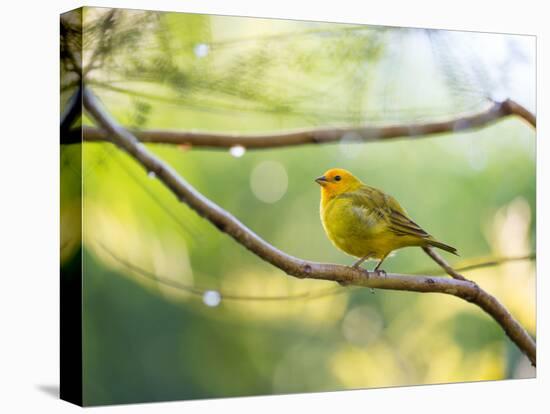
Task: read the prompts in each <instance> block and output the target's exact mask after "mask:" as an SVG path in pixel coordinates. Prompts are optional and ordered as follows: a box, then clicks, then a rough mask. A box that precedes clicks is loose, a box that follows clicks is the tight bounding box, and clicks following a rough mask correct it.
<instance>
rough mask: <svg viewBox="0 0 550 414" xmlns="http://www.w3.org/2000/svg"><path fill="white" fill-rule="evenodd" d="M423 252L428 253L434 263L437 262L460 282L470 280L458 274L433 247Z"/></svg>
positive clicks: (425, 248) (426, 248)
mask: <svg viewBox="0 0 550 414" xmlns="http://www.w3.org/2000/svg"><path fill="white" fill-rule="evenodd" d="M422 250H424V251H425V252H426V254H427V255H428V256H430V257H431V258H432V259H433V260H434V262H436V263H437V264H438V265H439V266H441V267H442V269H443V270H445V272H446V273H447V274H448V275H449V276H451V277H454V278H455V279H458V280H468V279H466V278H465V277H464V276H462V275H461V274H460V273H458V272H457V271H456V270H454V269H453V268H452V266H451V265H450V264H449V263H448V262H447V261H446V260H445V259H444V258H443V256H441V255H440V254H439V253H437V252H436V251H435V250H434V249H433V248H432V247H430V246H426V247H422Z"/></svg>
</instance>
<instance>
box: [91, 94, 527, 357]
mask: <svg viewBox="0 0 550 414" xmlns="http://www.w3.org/2000/svg"><path fill="white" fill-rule="evenodd" d="M83 103H84V107H85V108H86V110H87V111H88V113H89V114H90V115H91V117H92V118H93V119H94V120H95V122H96V123H97V124H98V125H99V126H100V127H101V128H103V129H104V130H105V131H106V132H107V133H108V134H109V136H111V137H112V140H113V142H114V143H115V144H117V145H118V146H119V147H121V148H122V149H124V150H125V151H126V152H128V154H130V156H132V157H133V158H134V159H135V160H136V161H137V162H138V163H140V164H141V165H142V166H143V167H144V168H145V169H146V170H147V171H149V172H154V173H155V175H156V177H157V178H158V179H159V180H160V181H161V182H162V183H163V184H164V185H166V187H168V188H169V189H170V190H171V191H172V192H173V193H174V195H175V196H176V197H177V198H178V199H179V200H181V201H182V202H185V203H187V204H188V205H189V206H190V207H191V208H192V209H194V210H195V211H196V212H197V213H198V214H199V215H200V216H202V217H204V218H206V219H207V220H209V221H210V222H211V223H212V224H214V225H215V226H216V227H217V228H218V229H219V230H220V231H222V232H225V233H227V234H228V235H229V236H231V237H232V238H233V239H235V240H236V241H237V242H238V243H240V244H241V245H243V246H244V247H246V248H247V249H248V250H250V251H251V252H252V253H253V254H255V255H256V256H258V257H260V258H261V259H263V260H265V261H266V262H268V263H270V264H272V265H273V266H275V267H278V268H279V269H281V270H283V271H284V272H285V273H287V274H288V275H290V276H294V277H297V278H310V279H320V280H328V281H335V282H339V283H343V284H346V285H356V286H364V287H369V288H376V289H389V290H404V291H412V292H438V293H445V294H448V295H453V296H456V297H459V298H461V299H464V300H467V301H469V302H472V303H474V304H476V305H477V306H479V307H480V308H481V309H483V310H484V311H485V312H486V313H488V314H489V315H490V316H491V317H493V319H494V320H495V321H496V322H497V323H498V324H499V325H500V326H501V327H502V329H503V330H504V332H505V333H506V334H507V335H508V337H509V338H510V339H511V340H512V341H513V342H514V343H515V344H516V345H517V346H518V348H519V349H520V350H521V351H522V352H523V353H524V354H525V355H527V357H528V358H529V360H530V361H531V363H532V364H533V365H536V345H535V341H534V340H533V338H531V336H530V335H529V333H528V332H527V331H526V330H525V328H523V327H522V326H521V325H520V324H519V323H518V322H517V321H516V320H515V319H514V317H513V316H512V315H511V314H510V313H509V312H508V311H507V310H506V308H505V307H504V306H503V305H502V304H501V303H500V302H499V301H498V300H497V299H496V298H494V297H493V296H491V295H490V294H489V293H487V292H485V291H484V290H482V289H481V288H480V287H478V286H477V285H476V284H473V283H471V282H468V281H462V280H457V279H447V278H445V279H444V278H440V277H431V276H411V275H402V274H386V275H380V274H377V273H369V272H367V271H366V270H362V269H355V268H352V267H349V266H341V265H336V264H328V263H317V262H310V261H306V260H302V259H299V258H296V257H293V256H290V255H288V254H286V253H284V252H282V251H281V250H279V249H277V248H276V247H274V246H272V245H271V244H269V243H268V242H266V241H265V240H263V239H262V238H260V237H259V236H258V235H257V234H255V233H254V232H253V231H251V230H250V229H248V228H247V227H246V226H245V225H244V224H242V223H241V222H240V221H239V220H238V219H237V218H235V217H234V216H232V215H231V214H230V213H228V212H227V211H225V210H224V209H222V208H221V207H219V206H218V205H216V204H215V203H213V202H212V201H211V200H209V199H208V198H206V197H205V196H204V195H202V194H201V193H200V192H198V191H197V190H196V189H195V188H193V187H192V186H191V185H190V184H189V183H187V181H185V180H184V179H183V178H182V177H181V176H179V175H178V173H177V172H176V171H175V170H174V169H173V168H172V167H171V166H170V165H168V164H166V163H164V162H163V161H161V160H160V159H159V158H157V157H156V156H155V155H153V154H152V153H150V152H149V151H148V150H147V148H146V147H145V146H144V145H142V144H141V143H140V142H139V141H138V139H137V138H136V137H135V136H133V135H132V134H131V133H130V132H128V131H127V130H125V129H124V128H122V127H121V126H119V125H118V124H117V122H116V121H115V120H114V119H113V118H112V117H111V116H110V115H109V114H108V113H107V112H106V111H105V110H104V109H103V108H102V106H101V104H100V103H99V101H98V99H97V98H96V97H95V96H94V95H93V94H92V92H91V91H90V90H88V89H87V88H86V89H85V90H84V92H83Z"/></svg>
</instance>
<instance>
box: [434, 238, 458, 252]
mask: <svg viewBox="0 0 550 414" xmlns="http://www.w3.org/2000/svg"><path fill="white" fill-rule="evenodd" d="M428 244H429V245H430V246H434V247H437V248H439V249H442V250H445V251H447V252H449V253H452V254H455V255H457V256H458V253H457V250H456V249H455V248H454V247H452V246H449V245H448V244H445V243H441V242H440V241H437V240H433V239H430V240H428Z"/></svg>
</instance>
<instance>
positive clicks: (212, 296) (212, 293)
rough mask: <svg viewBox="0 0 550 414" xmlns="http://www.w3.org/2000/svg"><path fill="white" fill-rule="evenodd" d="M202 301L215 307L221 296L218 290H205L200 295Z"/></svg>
mask: <svg viewBox="0 0 550 414" xmlns="http://www.w3.org/2000/svg"><path fill="white" fill-rule="evenodd" d="M202 301H203V302H204V304H205V305H206V306H210V307H211V308H215V307H216V306H218V305H219V304H220V302H221V301H222V296H221V295H220V292H218V291H217V290H207V291H206V292H204V294H203V295H202Z"/></svg>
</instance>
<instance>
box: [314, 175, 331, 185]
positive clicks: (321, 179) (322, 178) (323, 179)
mask: <svg viewBox="0 0 550 414" xmlns="http://www.w3.org/2000/svg"><path fill="white" fill-rule="evenodd" d="M315 182H316V183H317V184H319V185H325V183H328V180H327V177H325V176H324V175H322V176H320V177H317V178H316V179H315Z"/></svg>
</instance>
